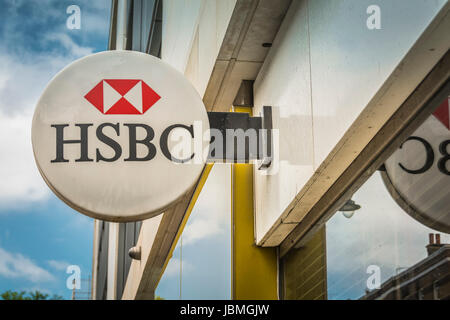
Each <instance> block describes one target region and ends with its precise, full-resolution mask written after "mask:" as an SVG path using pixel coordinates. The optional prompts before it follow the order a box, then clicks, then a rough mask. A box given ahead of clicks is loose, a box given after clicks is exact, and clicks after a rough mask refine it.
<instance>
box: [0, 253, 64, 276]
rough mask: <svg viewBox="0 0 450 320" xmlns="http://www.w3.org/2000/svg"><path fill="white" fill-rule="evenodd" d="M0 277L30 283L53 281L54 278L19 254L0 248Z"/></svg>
mask: <svg viewBox="0 0 450 320" xmlns="http://www.w3.org/2000/svg"><path fill="white" fill-rule="evenodd" d="M0 276H3V277H6V278H22V279H26V280H29V281H31V282H34V283H36V282H45V281H53V280H55V278H54V277H53V276H52V275H51V274H50V273H49V272H48V271H47V270H45V269H43V268H41V267H39V266H38V265H37V264H36V263H34V262H33V261H32V260H30V259H29V258H27V257H25V256H23V255H21V254H20V253H11V252H8V251H6V250H5V249H3V248H1V247H0Z"/></svg>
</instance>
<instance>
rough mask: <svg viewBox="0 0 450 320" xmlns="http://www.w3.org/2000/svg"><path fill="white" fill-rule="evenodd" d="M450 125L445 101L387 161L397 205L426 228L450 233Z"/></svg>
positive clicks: (386, 175)
mask: <svg viewBox="0 0 450 320" xmlns="http://www.w3.org/2000/svg"><path fill="white" fill-rule="evenodd" d="M449 154H450V123H449V103H448V100H447V101H444V102H443V103H442V104H441V106H440V107H439V108H438V109H437V110H436V111H435V112H434V113H433V115H431V116H430V117H429V118H428V119H427V120H426V121H425V122H424V123H423V124H422V125H421V126H420V127H419V129H417V130H416V131H415V132H414V134H413V135H412V136H410V137H409V138H408V139H407V140H406V141H405V142H404V143H403V144H402V146H401V148H400V149H399V150H397V151H396V152H395V153H394V154H393V155H392V156H391V157H390V158H389V159H388V160H387V161H386V162H385V167H386V172H385V173H383V175H382V176H383V180H384V182H385V184H386V186H387V188H388V190H389V192H390V193H391V195H392V197H393V198H394V199H395V200H396V202H397V203H398V204H399V205H400V207H402V209H403V210H405V211H406V212H407V213H408V214H410V215H411V216H412V217H413V218H415V219H416V220H418V221H419V222H421V223H423V224H424V225H426V226H428V227H430V228H432V229H435V230H438V231H441V232H445V233H450V156H449Z"/></svg>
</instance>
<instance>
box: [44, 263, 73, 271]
mask: <svg viewBox="0 0 450 320" xmlns="http://www.w3.org/2000/svg"><path fill="white" fill-rule="evenodd" d="M47 264H48V265H49V266H50V267H52V268H53V269H55V270H57V271H66V269H67V267H68V266H69V265H70V263H68V262H65V261H58V260H48V261H47Z"/></svg>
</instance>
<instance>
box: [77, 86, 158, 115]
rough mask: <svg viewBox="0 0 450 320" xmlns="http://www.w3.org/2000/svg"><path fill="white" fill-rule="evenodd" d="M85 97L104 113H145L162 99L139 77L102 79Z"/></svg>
mask: <svg viewBox="0 0 450 320" xmlns="http://www.w3.org/2000/svg"><path fill="white" fill-rule="evenodd" d="M84 98H85V99H86V100H87V101H89V102H90V103H91V104H92V105H93V106H94V107H95V108H97V109H98V110H99V111H100V112H101V113H103V114H144V113H145V112H146V111H147V110H148V109H150V108H151V107H152V106H153V105H154V104H155V103H156V102H158V100H159V99H161V97H160V96H159V95H158V94H157V93H156V92H155V91H154V90H153V89H152V88H151V87H150V86H148V85H147V84H146V83H145V82H144V81H142V80H138V79H104V80H101V81H100V82H99V83H98V84H97V85H96V86H95V87H94V88H93V89H92V90H90V91H89V92H88V93H87V94H86V95H85V96H84Z"/></svg>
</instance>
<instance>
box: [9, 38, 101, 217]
mask: <svg viewBox="0 0 450 320" xmlns="http://www.w3.org/2000/svg"><path fill="white" fill-rule="evenodd" d="M49 39H52V40H56V41H59V42H60V43H62V44H63V46H64V47H65V48H66V49H67V52H68V54H67V55H62V54H55V53H52V54H34V55H32V54H31V53H27V52H24V55H23V56H21V57H20V58H19V57H16V56H14V55H12V54H9V53H7V52H8V51H7V50H0V52H2V53H1V54H0V70H2V73H1V75H0V148H1V155H0V177H1V179H0V209H5V208H15V207H21V206H24V205H27V204H30V203H35V202H36V201H41V200H46V199H47V197H48V195H49V189H48V188H47V187H46V185H45V183H44V182H43V180H42V178H41V176H40V174H39V172H38V170H37V167H36V165H35V163H34V157H33V152H32V146H31V121H32V116H33V111H34V107H35V105H36V103H37V101H38V99H39V96H40V94H41V93H42V91H43V90H44V88H45V86H46V85H47V83H48V82H49V81H50V79H51V78H52V77H53V76H54V75H55V74H56V73H57V72H58V71H59V70H61V69H62V68H63V67H64V66H66V65H67V64H69V63H70V62H71V61H73V60H75V59H76V58H79V57H81V56H83V55H86V54H90V53H91V52H92V48H87V47H81V46H78V45H77V44H76V43H75V42H74V41H73V40H72V39H71V38H70V37H69V36H67V35H58V34H53V35H52V36H49ZM47 40H48V39H47ZM0 49H1V48H0Z"/></svg>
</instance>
